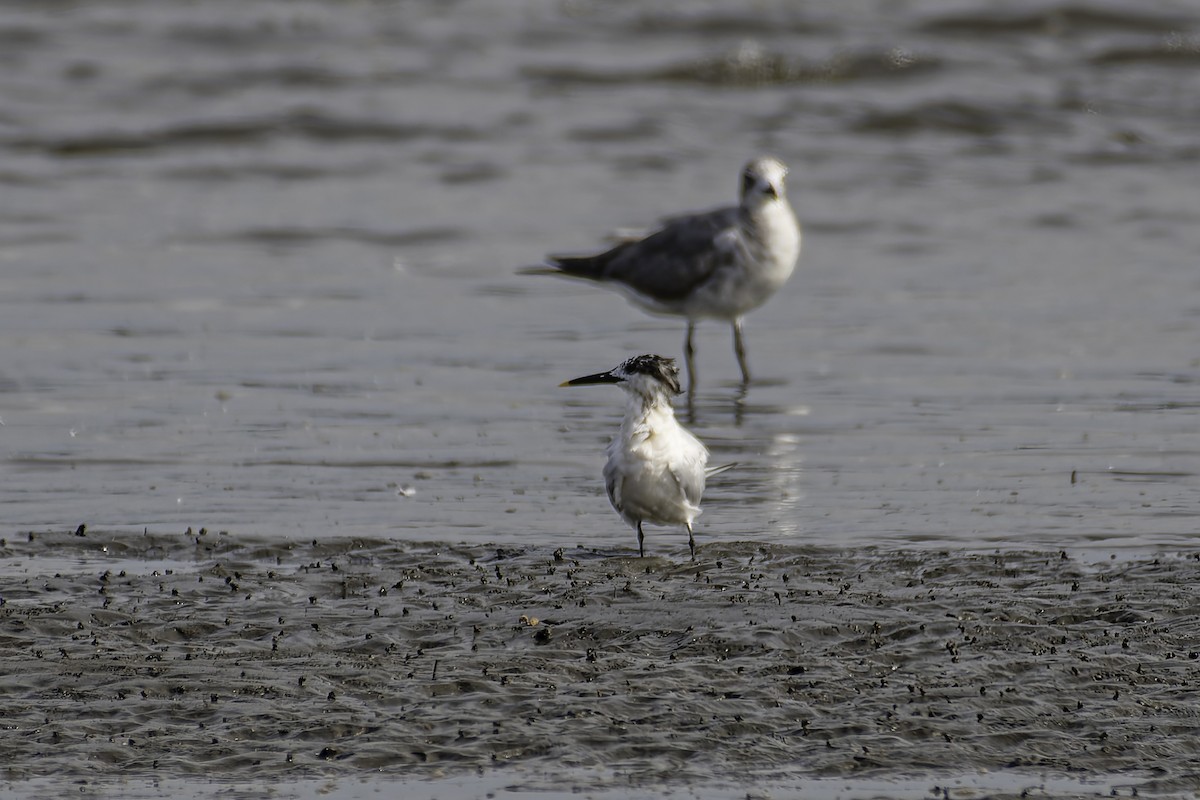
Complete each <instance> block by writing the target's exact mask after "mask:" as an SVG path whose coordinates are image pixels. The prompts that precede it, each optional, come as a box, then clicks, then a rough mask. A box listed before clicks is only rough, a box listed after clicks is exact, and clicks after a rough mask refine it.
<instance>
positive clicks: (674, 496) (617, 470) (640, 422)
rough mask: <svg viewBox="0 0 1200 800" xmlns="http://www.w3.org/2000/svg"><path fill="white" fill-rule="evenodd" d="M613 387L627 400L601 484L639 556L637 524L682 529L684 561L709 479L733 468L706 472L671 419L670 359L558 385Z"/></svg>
mask: <svg viewBox="0 0 1200 800" xmlns="http://www.w3.org/2000/svg"><path fill="white" fill-rule="evenodd" d="M602 383H615V384H616V385H618V386H620V387H621V388H622V389H624V390H625V394H626V396H627V400H626V405H625V419H624V421H623V422H622V423H621V430H620V431H619V432H618V433H617V435H616V436H614V437H613V440H612V441H611V442H610V443H609V445H608V451H607V452H608V463H606V464H605V465H604V486H605V488H606V489H607V490H608V499H609V502H611V503H612V507H613V508H615V509H616V511H617V513H618V514H620V515H621V518H622V519H623V520H625V522H626V523H627V524H628V525H630V526H631V527H633V528H636V529H637V535H638V555H639V556H645V555H646V544H645V542H646V535H645V533H643V532H642V523H644V522H652V523H654V524H656V525H684V526H686V527H687V532H688V547H689V548H690V549H691V552H692V560H693V561H694V560H695V558H696V538H695V536H694V535H693V534H692V522H693V521H694V520H695V519H696V517H698V516H699V515H700V496H701V495H702V494H704V482H705V480H706V479H707V478H708V476H710V475H715V474H717V473H718V472H724V471H725V470H727V469H729V468H730V467H733V466H735V465H734V464H726V465H724V466H721V467H716V468H713V469H708V468H707V466H706V465H707V464H708V448H707V447H705V446H704V445H703V444H702V443H701V442H700V440H699V439H697V438H696V437H695V436H693V435H692V434H691V433H690V432H689V431H688V430H687V429H686V428H684V427H683V426H682V425H680V424H679V422H678V420H676V419H675V411H674V409H673V408H672V407H671V400H670V398H671V396H672V395H677V394H679V393H680V392H681V389H680V386H679V368H678V367H676V366H675V360H674V359H671V358H663V357H662V356H655V355H644V356H635V357H633V358H631V359H629V360H628V361H625V362H624V363H622V364H621V365H620V366H618V367H616V368H614V369H611V370H609V371H608V372H599V373H596V374H595V375H585V376H584V377H582V378H575V379H574V380H569V381H565V382H563V383H561V384H559V385H560V386H588V385H592V384H602Z"/></svg>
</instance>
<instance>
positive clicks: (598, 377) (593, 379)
mask: <svg viewBox="0 0 1200 800" xmlns="http://www.w3.org/2000/svg"><path fill="white" fill-rule="evenodd" d="M620 382H621V379H620V378H618V377H617V376H616V375H613V374H612V373H611V372H597V373H596V374H595V375H584V376H583V377H582V378H574V379H572V380H569V381H563V382H562V383H560V384H559V386H592V385H593V384H598V383H620Z"/></svg>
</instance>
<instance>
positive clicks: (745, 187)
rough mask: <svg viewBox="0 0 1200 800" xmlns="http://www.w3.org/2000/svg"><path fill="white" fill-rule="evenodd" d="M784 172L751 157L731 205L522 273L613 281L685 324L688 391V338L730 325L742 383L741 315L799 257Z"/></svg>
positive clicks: (779, 165) (745, 373) (691, 366)
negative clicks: (704, 322)
mask: <svg viewBox="0 0 1200 800" xmlns="http://www.w3.org/2000/svg"><path fill="white" fill-rule="evenodd" d="M786 175H787V167H786V166H785V165H784V164H783V162H781V161H779V160H778V159H775V158H769V157H764V158H757V159H754V160H753V161H751V162H749V163H748V164H746V166H745V168H744V169H743V171H742V187H741V199H740V202H739V203H738V205H736V206H731V207H728V208H721V209H717V210H715V211H708V212H704V213H699V214H688V215H684V216H677V217H672V218H668V219H667V220H666V221H665V222H664V224H663V226H662V227H661V228H660V229H659V230H658V231H657V232H655V233H652V234H650V235H649V236H647V237H646V238H644V239H637V240H631V241H626V242H622V243H621V244H618V245H617V246H616V247H614V248H612V249H611V250H608V251H606V252H603V253H600V254H598V255H592V256H549V257H548V258H547V260H546V262H545V264H544V265H543V266H540V267H533V268H530V269H526V270H523V271H524V272H526V273H528V274H558V275H567V276H570V277H575V278H585V279H587V280H592V281H596V282H599V283H609V284H613V285H614V286H616V287H617V288H619V289H621V290H622V291H623V292H624V293H625V294H626V295H627V296H628V297H629V298H630V299H631V300H632V301H633V302H634V303H636V304H637V305H639V306H641V307H642V308H644V309H646V310H648V311H651V312H653V313H659V314H673V315H677V316H682V317H685V318H686V319H687V337H686V338H685V339H684V345H683V353H684V357H685V359H686V361H687V370H688V391H689V392H691V391H692V390H693V389H695V386H696V366H695V347H694V345H693V341H692V340H693V333H694V331H695V328H696V322H697V321H699V320H701V319H718V320H725V321H727V322H729V323H730V324H731V325H732V326H733V351H734V353H735V354H736V355H737V360H738V366H739V367H741V370H742V382H743V383H749V382H750V367H749V365H748V364H747V363H746V344H745V341H744V339H743V337H742V318H743V317H744V316H745V314H746V313H747V312H748V311H752V310H754V309H756V308H758V307H759V306H761V305H762V304H763V303H765V302H766V301H767V299H768V298H770V297H771V295H773V294H775V292H776V291H778V289H779V288H780V287H781V286H783V284H784V283H785V282H786V281H787V279H788V278H789V277H791V274H792V271H793V270H794V269H795V267H796V261H797V260H798V259H799V257H800V224H799V223H798V222H797V221H796V215H795V213H794V212H793V211H792V207H791V205H790V204H789V203H788V199H787V194H786V189H785V185H784V178H785V176H786Z"/></svg>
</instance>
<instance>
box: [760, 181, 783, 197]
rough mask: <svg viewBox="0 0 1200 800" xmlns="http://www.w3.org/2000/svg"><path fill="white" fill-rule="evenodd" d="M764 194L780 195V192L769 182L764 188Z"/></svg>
mask: <svg viewBox="0 0 1200 800" xmlns="http://www.w3.org/2000/svg"><path fill="white" fill-rule="evenodd" d="M763 194H765V195H766V196H767V197H779V192H777V191H775V187H774V186H773V185H771V184H769V183H768V184H767V185H766V188H764V189H763Z"/></svg>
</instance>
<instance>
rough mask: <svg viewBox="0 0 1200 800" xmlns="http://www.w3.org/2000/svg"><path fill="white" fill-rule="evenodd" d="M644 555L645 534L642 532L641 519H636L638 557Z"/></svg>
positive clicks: (643, 556)
mask: <svg viewBox="0 0 1200 800" xmlns="http://www.w3.org/2000/svg"><path fill="white" fill-rule="evenodd" d="M645 557H646V534H644V533H642V521H641V520H640V519H639V520H638V558H645Z"/></svg>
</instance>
